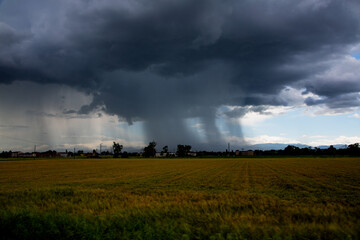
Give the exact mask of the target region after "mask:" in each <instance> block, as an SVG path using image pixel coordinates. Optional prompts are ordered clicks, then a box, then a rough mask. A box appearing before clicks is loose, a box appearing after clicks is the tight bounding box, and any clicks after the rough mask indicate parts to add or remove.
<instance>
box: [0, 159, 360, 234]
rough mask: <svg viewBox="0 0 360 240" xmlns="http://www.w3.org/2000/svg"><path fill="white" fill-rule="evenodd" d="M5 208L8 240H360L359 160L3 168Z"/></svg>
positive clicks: (83, 162) (101, 162) (2, 219)
mask: <svg viewBox="0 0 360 240" xmlns="http://www.w3.org/2000/svg"><path fill="white" fill-rule="evenodd" d="M0 209H2V210H1V211H0V214H1V215H0V226H2V227H0V230H1V231H2V232H3V234H2V236H3V239H7V238H21V239H24V238H29V236H34V234H35V233H34V232H36V233H37V234H38V235H36V236H37V237H36V238H38V239H39V238H43V239H45V238H49V237H52V238H73V237H76V238H84V239H89V238H94V239H97V238H98V239H102V238H109V239H117V238H120V239H124V238H129V239H135V238H143V239H149V238H153V239H155V238H156V239H159V238H162V239H165V238H169V239H174V238H175V239H181V238H183V239H204V238H213V239H269V238H270V239H346V238H347V239H358V238H360V227H359V226H360V158H304V159H302V158H280V159H255V158H249V159H246V158H243V159H126V160H124V159H91V160H88V159H77V160H73V159H56V160H26V161H0ZM40 223H41V224H40ZM19 224H20V225H19ZM74 226H76V227H74ZM9 228H10V229H11V230H9ZM79 231H80V232H79ZM89 234H90V235H89ZM32 238H33V237H32Z"/></svg>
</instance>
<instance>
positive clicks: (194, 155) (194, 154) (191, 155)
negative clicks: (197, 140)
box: [188, 152, 197, 157]
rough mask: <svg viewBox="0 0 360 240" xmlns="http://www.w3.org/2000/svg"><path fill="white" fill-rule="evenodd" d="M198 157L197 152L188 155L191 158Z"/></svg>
mask: <svg viewBox="0 0 360 240" xmlns="http://www.w3.org/2000/svg"><path fill="white" fill-rule="evenodd" d="M196 155H197V154H196V152H189V153H188V156H190V157H196Z"/></svg>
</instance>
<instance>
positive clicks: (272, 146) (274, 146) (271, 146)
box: [239, 143, 347, 150]
mask: <svg viewBox="0 0 360 240" xmlns="http://www.w3.org/2000/svg"><path fill="white" fill-rule="evenodd" d="M289 145H292V146H296V147H299V148H308V147H312V148H315V147H317V148H320V149H327V148H329V147H330V145H321V146H309V145H305V144H285V143H260V144H254V145H249V146H244V147H243V148H241V149H239V150H243V149H244V150H283V149H284V148H286V147H287V146H289ZM333 146H334V148H336V149H339V148H347V145H345V144H337V145H333Z"/></svg>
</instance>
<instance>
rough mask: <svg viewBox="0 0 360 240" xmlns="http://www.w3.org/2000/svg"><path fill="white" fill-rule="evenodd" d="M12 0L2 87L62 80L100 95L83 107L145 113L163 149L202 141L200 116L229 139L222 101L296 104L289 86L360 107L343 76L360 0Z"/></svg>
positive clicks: (135, 116) (0, 61) (355, 39)
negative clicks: (192, 122) (219, 116)
mask: <svg viewBox="0 0 360 240" xmlns="http://www.w3.org/2000/svg"><path fill="white" fill-rule="evenodd" d="M0 4H1V5H0V37H1V38H0V48H1V46H10V47H7V50H6V51H5V52H0V83H11V82H12V81H14V80H27V81H36V82H39V83H44V84H45V83H58V84H64V85H68V86H71V87H73V88H76V89H77V90H79V91H83V92H86V93H88V94H92V95H93V96H94V98H93V102H92V103H91V104H89V105H86V106H83V107H82V108H81V109H80V111H79V113H81V114H87V113H89V112H91V111H92V110H93V109H102V110H103V111H106V112H107V113H109V114H114V115H118V116H119V117H120V118H124V119H126V120H127V121H128V123H130V124H131V123H132V122H133V121H138V120H144V121H146V124H145V127H146V129H145V132H146V133H147V140H152V139H156V140H157V141H159V142H160V144H163V143H166V142H169V141H171V142H173V143H174V144H175V143H181V142H182V143H186V142H197V141H198V140H197V136H196V134H194V133H193V132H191V131H190V129H189V128H188V127H187V126H186V123H185V119H186V118H195V117H196V118H199V119H201V122H202V123H203V125H204V130H205V132H206V134H205V135H206V138H207V141H208V142H209V143H211V142H216V141H221V134H220V133H219V131H218V130H217V128H216V125H215V118H216V109H217V108H218V107H219V106H221V105H234V106H242V107H240V108H238V109H237V111H235V112H232V113H230V112H229V113H228V114H227V115H228V117H231V116H233V115H238V116H242V115H243V114H244V113H245V112H246V111H262V110H261V109H260V108H262V107H261V105H287V104H289V103H286V102H284V101H281V100H279V98H277V95H278V94H279V93H280V91H281V90H283V89H284V88H285V87H287V86H294V87H297V88H299V89H301V88H306V89H307V92H312V93H315V94H317V95H320V96H322V97H323V100H322V101H321V102H318V101H315V100H312V99H310V98H309V99H307V100H306V101H305V103H306V104H308V105H314V104H320V103H321V104H327V105H328V106H330V107H338V106H341V107H344V108H346V107H352V106H354V105H356V104H358V98H355V99H354V98H350V97H348V96H352V95H354V94H355V95H356V94H357V93H358V92H359V91H360V87H359V84H358V83H359V82H360V81H359V79H358V77H357V76H359V75H356V74H353V75H345V76H342V77H341V78H340V77H334V76H335V75H336V74H335V75H334V74H331V73H332V72H331V71H332V70H331V69H335V70H333V72H334V71H335V72H336V73H337V74H338V76H340V75H341V74H342V73H344V71H346V72H353V73H356V72H357V69H358V68H357V67H358V63H357V62H353V63H352V64H351V65H350V66H348V65H347V62H349V61H348V60H347V59H346V56H347V55H348V54H349V49H350V47H351V46H353V45H355V44H358V43H360V36H359V34H358V33H359V30H360V17H359V14H358V13H359V12H360V3H359V2H358V1H355V0H353V1H351V0H349V1H335V0H328V1H317V0H306V1H301V2H298V1H265V0H263V1H256V2H254V1H232V0H227V1H225V2H224V1H223V2H219V1H212V0H208V1H206V0H200V1H190V0H186V1H175V0H170V1H163V0H157V1H152V2H151V4H150V3H149V2H148V1H142V0H137V1H130V2H126V1H120V2H118V1H85V0H84V1H61V2H60V1H59V2H56V3H55V2H52V1H51V2H50V1H44V0H37V1H32V2H31V3H29V2H28V1H24V0H16V1H14V0H12V1H10V0H7V1H6V0H5V1H3V2H2V3H0ZM14 12H17V13H18V14H17V17H16V18H14V17H13V15H12V14H11V13H14ZM24 36H26V37H24ZM345 66H348V67H345ZM344 83H346V84H344ZM247 105H253V106H257V105H259V109H257V108H256V107H253V108H251V109H249V108H247V107H246V106H247ZM70 113H73V112H64V114H70ZM239 132H241V131H239ZM169 139H171V140H169Z"/></svg>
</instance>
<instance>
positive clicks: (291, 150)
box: [254, 143, 360, 156]
mask: <svg viewBox="0 0 360 240" xmlns="http://www.w3.org/2000/svg"><path fill="white" fill-rule="evenodd" d="M254 155H256V156H307V155H311V156H360V147H359V143H354V144H350V145H348V146H347V148H338V149H336V148H335V147H334V146H332V145H331V146H330V147H329V148H325V149H324V148H311V147H308V148H299V147H296V146H293V145H289V146H287V147H286V148H285V149H284V150H265V151H263V150H255V151H254Z"/></svg>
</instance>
